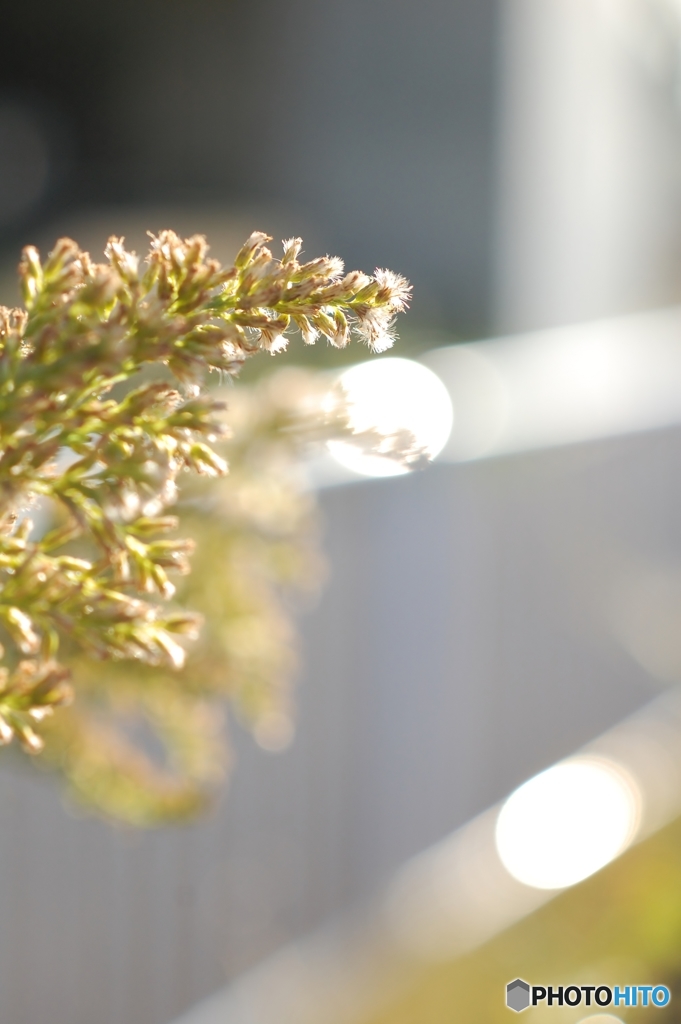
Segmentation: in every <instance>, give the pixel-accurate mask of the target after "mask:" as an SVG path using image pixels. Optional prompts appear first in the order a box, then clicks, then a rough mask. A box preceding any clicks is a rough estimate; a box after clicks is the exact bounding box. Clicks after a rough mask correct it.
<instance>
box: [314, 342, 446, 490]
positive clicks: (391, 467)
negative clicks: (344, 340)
mask: <svg viewBox="0 0 681 1024" xmlns="http://www.w3.org/2000/svg"><path fill="white" fill-rule="evenodd" d="M340 383H341V384H342V386H343V388H344V390H345V393H346V395H347V397H348V403H349V407H350V422H351V424H352V427H353V429H354V430H356V431H358V432H359V431H365V430H372V429H374V430H378V431H379V432H380V433H382V434H395V433H397V432H398V431H401V430H408V431H409V432H410V433H412V434H413V435H414V437H415V438H416V443H417V444H418V445H419V446H421V447H423V448H425V450H426V452H427V453H428V455H429V456H430V458H434V457H435V456H436V455H437V454H438V452H440V451H441V450H442V449H443V448H444V446H445V444H446V443H447V439H448V437H449V435H450V433H451V430H452V423H453V420H454V410H453V408H452V401H451V398H450V397H449V392H448V391H447V388H446V387H445V386H444V384H443V383H442V381H441V380H440V378H439V377H438V376H437V375H436V374H434V373H433V371H432V370H429V369H428V368H427V367H425V366H423V365H422V364H421V363H416V362H414V361H413V360H411V359H397V358H390V359H372V360H371V361H370V362H367V363H359V364H358V365H357V366H351V367H350V369H348V370H346V371H345V372H344V373H342V374H341V376H340ZM328 447H329V451H330V452H331V454H332V455H333V457H334V458H335V459H336V461H337V462H340V464H341V465H342V466H345V467H346V468H347V469H351V470H353V471H354V472H355V473H360V474H361V475H362V476H400V475H402V474H404V473H407V472H409V471H408V470H407V469H406V468H405V467H404V466H400V465H399V464H398V463H397V462H396V461H395V460H394V459H390V458H388V457H387V456H382V455H367V454H365V453H364V452H362V451H361V450H360V449H359V448H358V447H355V446H354V445H352V444H350V443H348V442H345V441H330V442H329V444H328Z"/></svg>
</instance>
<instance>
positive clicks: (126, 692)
mask: <svg viewBox="0 0 681 1024" xmlns="http://www.w3.org/2000/svg"><path fill="white" fill-rule="evenodd" d="M267 241H269V238H268V237H267V236H266V235H264V234H262V233H260V232H255V233H254V234H252V235H251V237H250V238H249V239H248V241H247V242H246V243H245V245H244V246H243V247H242V248H241V250H240V251H239V252H238V254H237V256H236V258H235V260H234V263H233V265H232V266H230V267H222V266H220V264H219V263H217V262H216V261H215V260H212V259H209V258H208V256H207V246H206V242H205V239H203V238H202V237H200V236H196V237H194V238H190V239H187V240H184V241H183V240H181V239H180V238H178V237H177V236H176V235H175V234H174V233H173V232H171V231H164V232H161V233H160V234H159V235H158V236H157V237H155V236H152V238H151V250H150V253H149V255H148V257H147V259H146V261H145V262H144V263H140V261H139V260H138V258H137V257H136V256H135V255H134V254H133V253H130V252H128V251H126V249H125V248H124V246H123V240H120V239H116V238H112V239H110V241H109V244H108V246H107V249H106V256H107V260H108V261H107V263H105V264H95V263H92V262H91V260H90V257H89V255H88V254H87V253H84V252H81V251H80V249H79V248H78V246H77V245H76V243H75V242H73V241H71V240H69V239H61V240H60V241H59V242H57V244H56V246H55V249H54V251H53V252H52V253H50V255H49V257H48V259H47V260H46V262H45V263H44V264H43V263H41V261H40V258H39V254H38V252H37V251H36V250H35V249H34V248H32V247H29V248H27V249H25V250H24V253H23V257H22V261H21V264H20V276H21V282H22V288H23V295H24V302H25V307H26V308H25V309H24V310H20V309H12V310H10V309H6V308H4V307H2V308H0V639H1V640H2V654H3V658H4V665H3V666H2V667H0V741H1V742H2V743H5V744H8V743H10V741H11V740H12V739H14V738H17V739H18V740H19V743H20V746H21V748H23V750H24V751H27V752H29V753H39V752H41V753H42V755H43V760H44V761H45V763H47V764H50V765H51V766H53V767H55V768H57V769H58V770H60V771H61V772H62V773H63V775H64V776H65V778H66V780H67V782H68V786H69V789H70V791H71V793H72V794H74V795H75V796H76V797H77V798H78V799H80V800H81V801H85V802H86V803H88V804H89V805H90V806H91V807H93V808H95V809H97V810H99V811H100V812H102V813H104V814H105V815H108V816H110V817H113V818H118V819H123V820H127V821H130V822H133V823H137V824H152V823H156V822H160V821H163V820H168V819H178V818H181V817H184V816H187V815H189V814H191V813H194V812H195V811H196V810H197V808H199V807H200V806H202V805H203V804H204V803H205V800H206V799H207V798H208V796H209V793H210V784H211V783H212V781H213V780H214V779H215V778H216V777H218V776H219V775H220V774H221V773H222V772H223V771H224V767H225V764H226V755H225V751H224V744H223V741H222V738H221V729H220V724H219V723H220V714H219V709H220V707H221V703H222V701H223V700H224V697H225V696H227V697H229V698H231V699H232V701H233V702H234V706H235V707H236V709H237V711H238V712H239V713H240V715H241V717H242V719H244V720H245V721H247V722H248V723H249V724H251V725H252V726H253V728H254V730H255V732H256V736H257V737H259V738H260V740H261V742H263V743H264V744H265V745H277V743H281V742H282V741H283V737H284V736H285V733H286V730H287V728H288V724H287V723H288V719H287V707H286V693H287V688H286V684H287V680H288V679H289V677H290V674H291V671H292V668H293V656H292V653H291V651H292V648H291V634H292V627H291V624H290V621H289V618H288V615H287V613H286V611H285V608H284V605H283V604H282V601H281V594H282V591H283V590H285V589H286V588H291V587H298V588H300V587H301V586H305V585H308V586H309V585H311V584H312V583H313V581H314V580H315V579H316V578H317V576H318V571H317V565H318V555H317V552H316V540H315V531H314V528H313V518H314V517H313V507H312V499H311V498H310V496H309V495H308V494H306V493H305V492H304V491H303V490H302V489H301V488H300V487H299V486H298V485H296V483H295V478H294V477H293V475H292V474H291V472H290V465H291V463H292V461H294V460H295V459H297V458H298V457H299V456H300V453H301V449H302V448H303V447H304V446H305V445H307V444H309V443H310V441H313V440H317V441H319V440H325V439H328V438H329V437H332V436H339V435H352V434H353V432H352V428H351V425H350V420H349V417H348V411H347V409H346V407H345V403H344V400H343V396H342V394H340V393H337V394H335V395H334V396H333V397H332V398H331V399H329V397H328V386H327V385H323V386H322V384H321V383H320V381H319V380H318V379H317V378H315V377H314V375H310V374H303V373H302V371H298V372H292V371H289V375H288V376H287V377H286V376H285V377H282V376H281V375H280V376H278V377H275V378H274V379H272V380H270V381H266V382H265V383H261V384H260V385H259V386H257V387H256V388H251V389H247V390H245V391H240V390H236V391H233V392H232V393H231V397H235V398H236V401H234V402H232V401H231V399H230V407H231V408H230V413H229V416H228V421H229V422H230V430H231V433H230V432H229V431H228V430H227V429H226V420H225V405H224V402H223V401H222V400H221V395H220V394H218V395H217V396H216V394H215V392H204V390H203V385H204V383H205V379H206V376H207V374H208V373H209V372H210V371H216V372H217V373H218V374H219V375H220V377H221V378H225V377H232V376H234V375H235V374H236V373H237V372H238V370H239V368H240V367H241V365H242V364H243V363H244V361H245V360H246V359H248V358H250V357H251V356H253V355H255V354H256V353H259V352H263V351H265V352H269V353H276V352H279V351H280V350H282V349H284V348H285V347H286V344H287V332H288V331H289V330H290V329H291V328H294V327H297V328H298V329H299V330H300V332H301V334H302V337H303V341H304V342H305V343H306V344H312V343H314V342H315V340H316V339H317V338H318V337H320V336H323V337H325V338H326V339H327V340H328V341H329V342H330V343H331V344H332V345H335V346H339V347H342V346H345V345H347V344H348V342H349V340H350V337H351V335H352V334H353V333H354V334H355V335H356V336H357V337H358V338H360V339H361V340H363V341H365V342H366V343H367V344H368V346H369V347H370V348H371V349H373V350H374V351H383V350H384V349H385V348H387V347H389V346H390V345H391V344H392V341H393V333H392V325H393V321H394V318H395V315H396V313H398V312H400V311H402V310H404V309H405V307H406V306H407V303H408V300H409V295H410V287H409V285H408V283H407V282H406V281H405V280H404V278H402V277H400V276H398V275H396V274H393V273H391V272H390V271H386V270H378V271H376V273H375V275H374V276H373V277H368V276H367V275H365V274H363V273H361V272H359V271H353V272H351V273H348V274H344V272H343V264H342V263H341V261H340V260H338V259H335V258H329V257H322V258H320V259H316V260H312V261H310V262H307V263H301V262H299V260H298V256H299V254H300V248H301V241H300V239H290V240H289V241H286V242H284V244H283V256H282V258H281V259H275V258H274V257H273V255H272V253H271V252H270V250H269V249H268V248H267V247H266V244H265V243H266V242H267ZM352 439H353V440H354V442H355V443H359V444H363V445H364V446H366V447H368V448H369V449H372V448H373V449H374V450H376V449H379V450H380V451H381V452H382V453H383V454H388V455H390V456H392V457H395V458H399V459H402V460H403V461H405V462H407V463H410V462H412V463H413V462H415V461H418V459H419V458H420V457H421V453H420V452H419V451H417V450H416V449H415V447H414V445H413V439H411V440H410V439H409V438H404V437H395V438H392V439H391V438H388V439H386V438H379V437H378V436H376V435H373V434H371V433H369V434H366V435H362V436H361V437H359V436H357V435H353V437H352ZM228 460H229V463H230V469H231V472H230V475H229V476H228V477H226V478H225V474H226V473H227V461H228ZM185 470H189V471H192V472H193V474H194V476H195V478H198V479H194V481H193V482H191V483H189V482H188V485H187V486H185V487H183V490H182V494H179V492H178V478H179V476H180V474H181V473H182V472H183V471H185ZM200 478H219V480H217V481H216V485H215V486H214V487H213V488H212V489H210V490H207V489H206V487H205V486H202V485H201V480H200ZM223 478H225V479H223ZM171 506H175V508H174V512H175V514H173V515H169V514H168V511H169V509H170V507H171ZM180 523H182V525H183V526H186V527H188V529H189V531H190V534H191V538H187V537H186V536H182V535H180V534H179V533H178V528H179V526H180ZM194 552H196V553H195V554H194V568H195V569H197V568H198V570H199V571H198V572H195V573H194V574H193V575H192V576H191V577H190V578H189V579H184V580H183V579H181V578H182V577H186V575H187V574H188V572H189V568H190V556H192V554H193V553H194ZM178 577H180V579H179V580H178ZM178 583H179V584H180V586H179V588H178ZM188 607H191V609H192V610H187V609H188ZM202 619H203V620H205V624H204V627H203V630H202V635H201V637H200V639H198V642H197V638H198V637H199V633H200V632H201V631H200V626H201V622H202ZM74 697H75V700H74ZM150 730H151V731H152V732H153V733H154V734H155V735H156V738H157V739H160V740H161V742H162V745H163V750H164V755H163V757H162V758H161V759H160V760H159V758H157V757H156V758H155V757H154V756H152V753H151V752H150V742H149V737H148V734H149V731H150Z"/></svg>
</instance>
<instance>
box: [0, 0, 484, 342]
mask: <svg viewBox="0 0 681 1024" xmlns="http://www.w3.org/2000/svg"><path fill="white" fill-rule="evenodd" d="M2 22H3V33H2V34H3V37H4V39H5V40H6V45H5V47H4V55H3V61H2V68H1V70H0V244H1V246H2V249H3V250H4V251H5V252H6V253H10V252H11V253H15V252H16V251H17V250H18V248H19V247H20V245H21V244H24V243H25V242H26V241H27V239H32V238H33V236H34V235H35V234H36V232H39V231H41V229H42V228H43V227H44V226H45V225H46V224H49V223H50V222H51V221H57V220H59V221H63V220H64V217H65V216H68V215H69V214H71V213H72V212H74V211H77V212H79V213H82V212H83V211H84V210H88V209H89V210H100V209H102V208H111V207H115V206H116V205H121V206H126V207H130V206H131V205H136V206H142V205H144V204H153V205H155V206H159V205H164V206H171V205H173V204H177V205H180V206H182V207H183V208H185V209H186V208H187V206H191V205H192V204H197V205H201V206H204V207H205V206H206V205H212V206H215V207H218V206H220V207H229V208H237V207H240V206H243V205H247V206H248V207H250V208H257V209H262V210H263V211H265V210H271V209H276V210H285V211H286V212H287V213H288V212H290V214H291V217H293V215H294V214H295V215H296V217H297V220H298V221H299V222H300V224H301V229H300V230H301V231H302V229H303V228H305V229H306V230H307V232H308V234H309V236H310V237H309V238H308V239H307V241H308V242H310V243H314V244H315V245H316V246H317V247H318V248H319V249H320V250H324V251H330V252H331V251H333V252H337V253H339V254H342V255H343V258H344V259H345V260H346V262H347V263H348V265H350V264H352V265H353V266H358V267H362V268H364V269H366V270H368V271H371V270H373V268H374V267H375V266H376V265H378V266H390V267H394V268H395V269H396V270H399V271H400V272H402V273H404V274H406V275H407V276H408V277H409V278H410V279H411V280H412V281H413V283H414V285H415V302H414V317H415V318H417V319H418V321H419V322H420V323H422V324H424V325H426V326H431V327H433V328H440V329H446V331H447V332H448V333H449V334H450V335H451V334H464V335H466V336H472V335H479V334H482V333H484V332H485V331H486V330H487V329H488V328H489V324H490V290H489V282H490V244H491V216H492V209H493V202H492V186H493V174H492V156H493V121H494V116H493V105H494V104H493V98H494V97H493V85H494V73H493V65H494V49H495V33H494V22H495V4H494V3H493V0H479V2H477V3H475V4H472V3H467V2H465V0H454V2H453V0H427V2H425V3H421V4H418V5H417V4H414V3H412V2H408V0H374V2H372V3H369V4H367V3H363V2H361V0H347V2H344V3H338V2H330V3H314V2H312V0H292V2H289V3H286V4H281V3H276V2H275V0H254V2H247V0H195V2H193V3H187V2H185V0H164V2H160V0H138V2H136V3H130V2H129V0H123V2H119V3H118V4H116V5H108V4H107V5H105V4H92V3H85V2H83V0H66V2H64V3H60V4H54V3H50V2H48V0H37V2H35V3H33V4H31V5H30V6H25V5H9V4H6V5H5V9H4V11H3V14H2ZM7 41H10V45H7ZM17 183H20V184H19V185H18V184H17ZM267 226H268V225H267V224H263V225H261V224H254V225H253V227H264V228H265V229H266V228H267ZM315 254H316V253H312V252H311V249H310V255H315Z"/></svg>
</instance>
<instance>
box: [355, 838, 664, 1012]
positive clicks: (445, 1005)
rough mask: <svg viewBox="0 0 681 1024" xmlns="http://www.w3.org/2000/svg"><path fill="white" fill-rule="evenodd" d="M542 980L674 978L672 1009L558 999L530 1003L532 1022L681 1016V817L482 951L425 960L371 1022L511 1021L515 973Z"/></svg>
mask: <svg viewBox="0 0 681 1024" xmlns="http://www.w3.org/2000/svg"><path fill="white" fill-rule="evenodd" d="M517 977H520V978H523V979H525V980H526V981H528V982H529V983H530V984H535V985H546V984H553V985H554V986H555V985H570V984H575V985H592V984H604V985H611V986H614V985H619V986H620V987H621V986H623V985H629V984H642V985H645V984H665V985H667V986H669V988H670V989H671V990H672V999H671V1001H670V1003H669V1004H668V1006H666V1007H664V1008H660V1009H658V1008H652V1007H649V1008H644V1007H641V1006H638V1007H630V1008H627V1007H625V1006H619V1007H614V1006H612V1005H611V1006H606V1007H599V1006H593V1005H592V1006H590V1007H586V1006H584V1005H580V1006H576V1007H568V1006H562V1007H558V1006H555V1005H554V1006H553V1007H550V1008H549V1007H548V1006H546V1004H544V1005H539V1006H537V1007H530V1008H529V1009H527V1010H525V1011H523V1013H522V1015H521V1017H520V1019H522V1021H523V1022H527V1024H544V1022H546V1024H548V1022H549V1021H553V1022H555V1024H572V1022H577V1021H580V1020H582V1019H584V1018H585V1017H588V1016H590V1015H592V1014H612V1015H615V1016H616V1017H618V1018H620V1019H621V1020H623V1021H625V1022H626V1024H629V1022H634V1021H640V1024H648V1022H651V1024H652V1021H656V1022H659V1024H672V1022H675V1021H678V1020H681V819H679V820H677V821H676V822H674V823H673V824H672V825H670V826H668V827H667V828H665V829H664V830H663V831H661V832H659V833H657V834H656V835H655V836H653V837H652V838H650V839H648V840H646V841H645V842H643V843H641V844H639V845H638V846H635V847H634V848H633V849H631V850H629V851H628V852H627V853H626V854H625V855H624V856H622V857H620V858H619V860H617V861H615V862H614V863H612V864H610V865H609V866H608V867H607V868H605V869H604V870H602V871H600V872H598V873H597V874H596V875H593V876H592V877H591V878H589V879H587V880H586V881H584V882H582V883H581V884H580V885H577V886H575V887H574V888H573V889H569V890H567V891H566V892H564V893H562V894H561V895H559V896H558V897H556V898H555V899H553V900H552V901H551V902H549V903H547V904H546V905H545V906H543V907H542V908H541V909H539V910H537V911H536V912H535V913H533V914H532V915H531V916H530V917H528V918H526V919H525V920H523V921H521V922H519V923H518V924H516V925H515V926H513V927H512V928H510V929H508V930H507V931H505V932H503V933H502V934H500V935H499V936H497V937H496V938H495V939H493V940H492V941H491V942H488V943H486V944H485V945H484V946H483V947H481V948H480V949H478V950H476V951H474V952H472V953H470V954H468V955H466V956H463V957H460V958H458V959H456V960H453V961H450V962H443V963H440V964H437V965H431V966H430V967H427V968H426V967H424V968H423V969H422V970H420V971H419V972H418V973H417V974H416V975H415V977H414V979H413V981H412V983H411V984H410V985H409V987H408V988H406V990H403V991H402V992H401V994H400V995H399V996H397V997H396V998H395V999H394V1000H393V1001H392V1002H391V1003H390V1004H389V1005H388V1006H386V1007H384V1008H383V1009H382V1010H381V1011H380V1012H377V1013H375V1014H372V1015H370V1016H367V1017H366V1018H365V1019H364V1020H363V1021H362V1024H414V1022H418V1024H449V1022H452V1021H456V1022H457V1024H483V1022H484V1024H495V1022H498V1024H510V1022H511V1021H514V1020H517V1019H519V1015H518V1014H516V1013H515V1012H514V1011H513V1010H509V1009H507V1008H506V1005H505V987H506V984H507V982H509V981H512V980H513V979H514V978H517Z"/></svg>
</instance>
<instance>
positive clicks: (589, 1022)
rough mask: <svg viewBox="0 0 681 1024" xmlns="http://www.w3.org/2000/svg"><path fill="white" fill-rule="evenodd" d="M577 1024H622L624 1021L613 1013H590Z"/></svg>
mask: <svg viewBox="0 0 681 1024" xmlns="http://www.w3.org/2000/svg"><path fill="white" fill-rule="evenodd" d="M578 1024H624V1021H623V1020H622V1018H621V1017H616V1016H615V1014H614V1013H591V1014H589V1016H588V1017H582V1019H581V1020H580V1021H579V1022H578Z"/></svg>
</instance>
